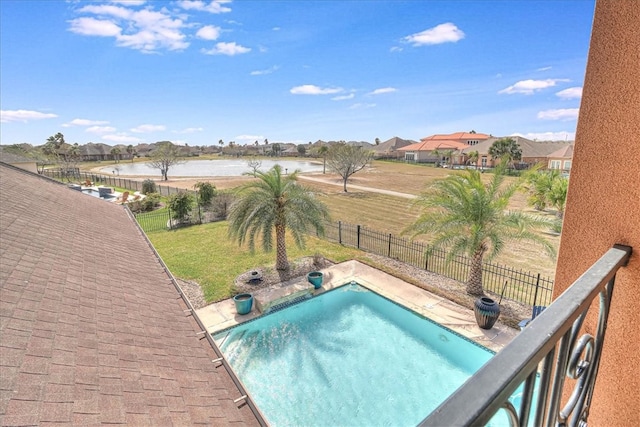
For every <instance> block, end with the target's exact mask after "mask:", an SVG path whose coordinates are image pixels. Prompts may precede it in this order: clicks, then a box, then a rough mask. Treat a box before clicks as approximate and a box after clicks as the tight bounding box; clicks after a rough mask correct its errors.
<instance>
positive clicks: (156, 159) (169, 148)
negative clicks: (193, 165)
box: [149, 141, 184, 181]
mask: <svg viewBox="0 0 640 427" xmlns="http://www.w3.org/2000/svg"><path fill="white" fill-rule="evenodd" d="M158 145H159V147H158V148H157V149H156V151H154V152H153V153H152V154H151V161H150V162H149V166H150V167H152V168H153V169H160V174H161V175H162V179H163V180H164V181H168V180H169V177H168V173H169V168H170V167H171V166H175V165H179V164H182V163H184V161H183V160H181V159H180V150H179V149H178V147H176V146H175V145H173V144H172V143H171V142H169V141H166V142H162V143H158Z"/></svg>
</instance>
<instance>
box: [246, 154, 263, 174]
mask: <svg viewBox="0 0 640 427" xmlns="http://www.w3.org/2000/svg"><path fill="white" fill-rule="evenodd" d="M247 166H249V169H251V173H250V175H252V176H256V173H257V172H258V169H260V167H261V166H262V160H260V159H258V158H256V157H252V158H251V160H249V161H248V162H247Z"/></svg>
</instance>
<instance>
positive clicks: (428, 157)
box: [399, 132, 490, 165]
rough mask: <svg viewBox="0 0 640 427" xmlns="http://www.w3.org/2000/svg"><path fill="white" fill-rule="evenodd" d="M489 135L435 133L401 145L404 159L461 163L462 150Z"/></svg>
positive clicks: (462, 160) (419, 161) (417, 161)
mask: <svg viewBox="0 0 640 427" xmlns="http://www.w3.org/2000/svg"><path fill="white" fill-rule="evenodd" d="M489 137H490V135H486V134H483V133H471V132H456V133H451V134H436V135H431V136H428V137H425V138H422V139H421V140H420V142H417V143H415V144H411V145H408V146H406V147H402V148H400V149H399V151H402V152H404V159H405V160H406V161H409V162H416V163H424V162H428V163H436V162H443V163H450V164H453V165H457V164H463V163H464V156H463V155H462V152H463V150H465V149H467V148H468V147H475V146H476V145H478V144H480V143H482V142H483V141H485V140H486V139H487V138H489Z"/></svg>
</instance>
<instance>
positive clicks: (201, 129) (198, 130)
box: [175, 128, 204, 133]
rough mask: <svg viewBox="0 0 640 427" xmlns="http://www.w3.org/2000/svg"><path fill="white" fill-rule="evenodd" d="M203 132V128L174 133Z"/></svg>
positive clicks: (186, 129)
mask: <svg viewBox="0 0 640 427" xmlns="http://www.w3.org/2000/svg"><path fill="white" fill-rule="evenodd" d="M203 130H204V129H203V128H185V129H182V130H181V131H177V132H175V133H196V132H202V131H203Z"/></svg>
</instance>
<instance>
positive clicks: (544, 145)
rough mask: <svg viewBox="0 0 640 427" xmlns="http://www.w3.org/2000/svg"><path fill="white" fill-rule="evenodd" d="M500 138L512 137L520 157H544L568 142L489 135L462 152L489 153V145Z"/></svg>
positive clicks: (565, 145)
mask: <svg viewBox="0 0 640 427" xmlns="http://www.w3.org/2000/svg"><path fill="white" fill-rule="evenodd" d="M502 138H512V139H514V140H515V141H516V142H517V143H518V145H519V146H520V149H521V150H522V157H523V158H526V157H546V156H547V155H549V154H550V153H553V152H554V151H556V150H558V149H560V148H563V147H567V146H568V145H569V144H571V143H570V142H559V141H532V140H530V139H527V138H523V137H521V136H508V137H507V136H505V137H491V138H489V139H487V140H485V141H482V142H480V143H478V144H476V145H472V146H469V147H467V148H465V149H464V150H462V152H463V153H470V152H471V151H477V152H478V153H479V154H480V155H487V154H488V153H489V148H490V147H491V145H492V144H493V143H494V142H495V141H496V140H498V139H502Z"/></svg>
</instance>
